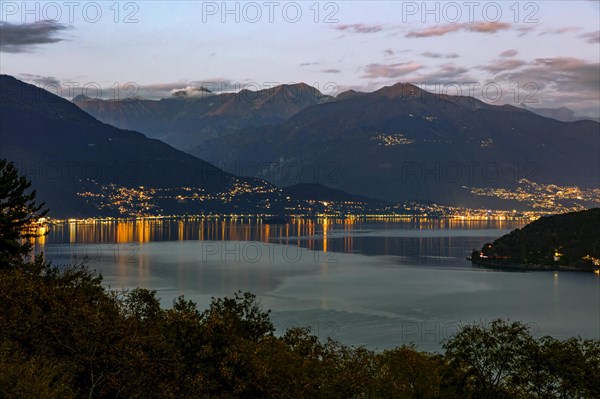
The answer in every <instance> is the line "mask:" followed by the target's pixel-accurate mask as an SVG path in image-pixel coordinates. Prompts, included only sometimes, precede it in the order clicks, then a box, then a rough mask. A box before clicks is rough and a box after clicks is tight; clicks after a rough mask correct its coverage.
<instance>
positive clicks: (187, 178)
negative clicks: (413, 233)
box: [0, 75, 378, 217]
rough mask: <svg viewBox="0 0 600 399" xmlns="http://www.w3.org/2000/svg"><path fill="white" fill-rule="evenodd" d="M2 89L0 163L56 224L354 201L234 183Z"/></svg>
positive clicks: (58, 104) (64, 105)
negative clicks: (20, 177)
mask: <svg viewBox="0 0 600 399" xmlns="http://www.w3.org/2000/svg"><path fill="white" fill-rule="evenodd" d="M0 88H1V90H0V157H2V158H7V159H8V160H10V161H12V162H14V163H15V164H16V166H17V168H18V169H19V171H20V173H22V174H25V175H26V176H27V178H28V179H29V180H31V181H32V184H33V187H34V188H35V189H36V190H37V192H38V199H39V200H40V201H44V202H45V203H46V205H47V206H48V207H49V208H50V210H51V213H50V215H51V216H53V217H89V216H131V215H136V214H163V215H164V214H179V215H181V214H186V213H190V214H206V213H211V212H221V213H225V212H229V213H253V214H261V213H270V212H271V213H274V214H279V213H282V212H284V210H285V209H284V208H285V206H286V204H289V203H293V204H295V205H297V203H296V202H297V200H302V199H303V198H310V199H311V200H313V201H314V200H319V199H320V197H321V196H322V197H323V198H330V197H331V195H332V193H334V194H335V195H336V196H337V197H336V198H337V199H338V200H354V199H356V198H355V197H354V196H352V195H349V194H346V193H343V192H340V191H336V190H331V189H328V188H326V187H323V186H319V185H317V186H311V187H306V188H303V187H302V186H294V187H290V188H286V189H280V188H278V187H276V186H274V185H272V184H271V183H269V182H267V181H265V180H262V179H256V178H240V177H237V176H234V175H233V174H230V173H228V172H225V171H223V170H221V169H219V168H217V167H215V166H214V165H212V164H210V163H208V162H205V161H203V160H201V159H198V158H196V157H194V156H192V155H190V154H187V153H184V152H183V151H181V150H177V149H175V148H173V147H171V146H169V145H168V144H165V143H163V142H162V141H160V140H157V139H151V138H148V137H146V136H145V135H143V134H142V133H139V132H136V131H131V130H124V129H119V128H116V127H114V126H111V125H108V124H105V123H103V122H100V121H98V120H97V119H95V118H94V117H92V116H91V115H89V114H88V113H86V112H84V111H82V110H81V109H80V108H78V107H77V106H76V105H75V104H73V103H72V102H70V101H68V100H65V99H63V98H61V97H58V96H56V95H54V94H52V93H49V92H47V91H45V90H42V89H40V88H38V87H36V86H33V85H30V84H27V83H24V82H22V81H19V80H17V79H15V78H13V77H11V76H8V75H0ZM366 201H369V200H368V199H367V200H366ZM375 202H378V201H375Z"/></svg>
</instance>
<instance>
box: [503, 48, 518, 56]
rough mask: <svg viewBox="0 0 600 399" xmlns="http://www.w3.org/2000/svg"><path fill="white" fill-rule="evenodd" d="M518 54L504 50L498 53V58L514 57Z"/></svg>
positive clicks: (511, 50)
mask: <svg viewBox="0 0 600 399" xmlns="http://www.w3.org/2000/svg"><path fill="white" fill-rule="evenodd" d="M518 53H519V52H518V51H517V50H515V49H510V50H506V51H503V52H501V53H500V57H514V56H515V55H517V54H518Z"/></svg>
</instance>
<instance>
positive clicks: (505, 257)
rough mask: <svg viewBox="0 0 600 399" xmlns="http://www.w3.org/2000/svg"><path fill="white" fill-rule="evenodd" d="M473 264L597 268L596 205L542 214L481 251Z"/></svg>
mask: <svg viewBox="0 0 600 399" xmlns="http://www.w3.org/2000/svg"><path fill="white" fill-rule="evenodd" d="M471 260H472V261H473V262H474V263H476V264H481V265H484V266H485V265H492V266H515V267H522V268H527V267H528V265H532V268H537V269H548V268H552V269H554V268H556V269H561V268H563V267H575V268H583V269H593V268H595V269H598V268H600V208H594V209H590V210H587V211H581V212H571V213H565V214H561V215H554V216H547V217H542V218H540V219H538V220H536V221H535V222H532V223H530V224H528V225H527V226H525V227H523V228H522V229H517V230H514V231H512V232H510V233H509V234H506V235H504V236H502V237H500V238H498V239H497V240H495V241H494V242H493V243H491V244H485V245H484V246H483V248H482V249H481V251H474V252H473V256H472V257H471Z"/></svg>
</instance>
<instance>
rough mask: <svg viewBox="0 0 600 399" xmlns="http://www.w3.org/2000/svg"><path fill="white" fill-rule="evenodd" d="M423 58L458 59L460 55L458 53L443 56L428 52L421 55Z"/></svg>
mask: <svg viewBox="0 0 600 399" xmlns="http://www.w3.org/2000/svg"><path fill="white" fill-rule="evenodd" d="M421 55H422V56H423V57H428V58H458V57H459V55H458V54H456V53H449V54H442V53H432V52H431V51H426V52H424V53H421Z"/></svg>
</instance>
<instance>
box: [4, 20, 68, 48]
mask: <svg viewBox="0 0 600 399" xmlns="http://www.w3.org/2000/svg"><path fill="white" fill-rule="evenodd" d="M66 29H69V28H68V27H67V26H66V25H63V24H60V23H57V22H53V21H40V22H33V23H25V24H11V23H8V22H0V51H4V52H7V53H22V52H27V51H30V50H33V49H35V47H36V46H37V45H40V44H49V43H57V42H60V41H62V40H64V39H62V38H59V37H57V35H58V34H59V33H60V32H62V31H64V30H66Z"/></svg>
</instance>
